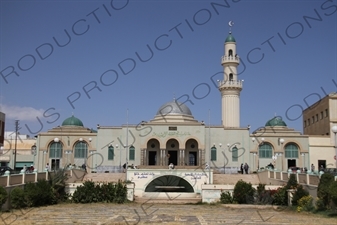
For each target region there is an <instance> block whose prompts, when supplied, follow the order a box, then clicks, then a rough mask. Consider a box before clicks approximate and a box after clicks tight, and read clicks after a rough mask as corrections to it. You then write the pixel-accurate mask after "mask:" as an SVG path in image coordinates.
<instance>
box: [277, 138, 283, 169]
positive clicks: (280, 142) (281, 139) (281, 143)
mask: <svg viewBox="0 0 337 225" xmlns="http://www.w3.org/2000/svg"><path fill="white" fill-rule="evenodd" d="M283 143H284V139H283V138H279V145H281V153H279V154H278V155H279V156H281V171H283V156H282V155H283V154H282V152H283Z"/></svg>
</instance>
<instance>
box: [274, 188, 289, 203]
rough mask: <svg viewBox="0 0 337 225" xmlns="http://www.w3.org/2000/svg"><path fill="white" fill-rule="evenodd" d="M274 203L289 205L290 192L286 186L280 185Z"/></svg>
mask: <svg viewBox="0 0 337 225" xmlns="http://www.w3.org/2000/svg"><path fill="white" fill-rule="evenodd" d="M273 205H288V192H287V188H286V186H284V187H280V188H278V189H277V190H276V193H275V194H274V195H273Z"/></svg>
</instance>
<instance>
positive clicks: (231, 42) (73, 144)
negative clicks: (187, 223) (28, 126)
mask: <svg viewBox="0 0 337 225" xmlns="http://www.w3.org/2000/svg"><path fill="white" fill-rule="evenodd" d="M236 47H237V44H236V40H235V38H234V36H233V35H232V33H231V32H229V34H228V36H227V38H226V39H225V43H224V51H225V52H224V55H223V56H222V58H221V65H222V66H223V80H222V81H218V88H219V91H220V93H221V106H222V107H221V109H222V124H219V125H217V126H213V125H212V126H208V125H206V124H205V123H204V122H203V121H198V120H196V119H195V118H194V117H193V114H192V112H191V110H190V109H189V108H188V107H187V106H186V105H185V104H182V103H180V102H178V101H176V100H175V99H173V100H172V101H170V102H167V103H165V104H163V105H162V106H161V107H159V109H158V111H157V113H156V116H155V117H154V118H153V119H152V120H149V121H142V122H141V123H140V124H138V125H123V126H101V125H98V126H97V130H92V129H89V128H85V127H84V125H83V123H82V121H81V120H80V119H78V118H76V117H75V116H71V117H69V118H67V119H66V120H64V122H63V123H62V126H58V127H55V128H53V129H51V130H49V131H47V132H44V133H40V134H39V135H38V139H37V148H38V168H39V170H43V168H44V166H45V164H46V163H49V164H50V166H51V168H60V167H61V168H63V167H67V166H69V165H72V166H75V167H80V166H81V165H82V164H86V165H87V169H88V170H89V172H96V173H100V172H105V173H106V172H110V173H114V172H121V171H122V170H123V169H124V168H123V165H124V164H125V163H127V165H128V166H135V167H137V168H150V169H161V168H162V169H163V168H165V169H167V168H168V165H170V164H171V163H172V164H173V165H175V168H184V169H195V168H204V167H205V166H210V167H211V168H212V169H213V170H214V171H215V172H220V173H237V172H238V171H239V170H240V166H241V164H245V163H247V164H248V165H249V166H250V171H251V172H252V171H256V170H258V169H259V168H261V167H265V166H266V165H268V164H270V163H273V164H274V166H275V168H277V169H280V170H287V169H288V168H289V167H296V166H297V167H308V166H309V165H310V162H311V161H310V159H309V139H308V137H309V136H308V135H302V134H301V132H299V131H295V130H294V129H291V128H288V127H287V125H286V124H285V122H284V121H282V119H281V118H280V117H274V118H272V119H270V120H269V121H267V123H266V124H265V127H264V128H261V129H259V130H257V131H254V132H253V133H252V134H251V133H250V129H249V128H250V127H241V126H240V92H241V91H242V89H243V81H242V80H239V79H238V76H237V68H238V66H239V64H240V57H239V55H238V52H237V48H236ZM300 156H304V157H300Z"/></svg>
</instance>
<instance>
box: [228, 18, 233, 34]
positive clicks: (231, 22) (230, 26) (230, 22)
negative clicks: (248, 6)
mask: <svg viewBox="0 0 337 225" xmlns="http://www.w3.org/2000/svg"><path fill="white" fill-rule="evenodd" d="M228 25H229V33H232V26H233V25H234V22H233V21H232V20H231V21H229V22H228Z"/></svg>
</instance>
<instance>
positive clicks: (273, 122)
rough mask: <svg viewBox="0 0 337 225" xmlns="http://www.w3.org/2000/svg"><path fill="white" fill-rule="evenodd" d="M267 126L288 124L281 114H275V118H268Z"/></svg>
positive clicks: (284, 125)
mask: <svg viewBox="0 0 337 225" xmlns="http://www.w3.org/2000/svg"><path fill="white" fill-rule="evenodd" d="M265 126H266V127H286V126H287V124H286V123H285V122H284V121H283V120H282V118H281V117H280V116H275V117H274V118H273V119H271V120H268V122H267V123H266V125H265Z"/></svg>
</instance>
